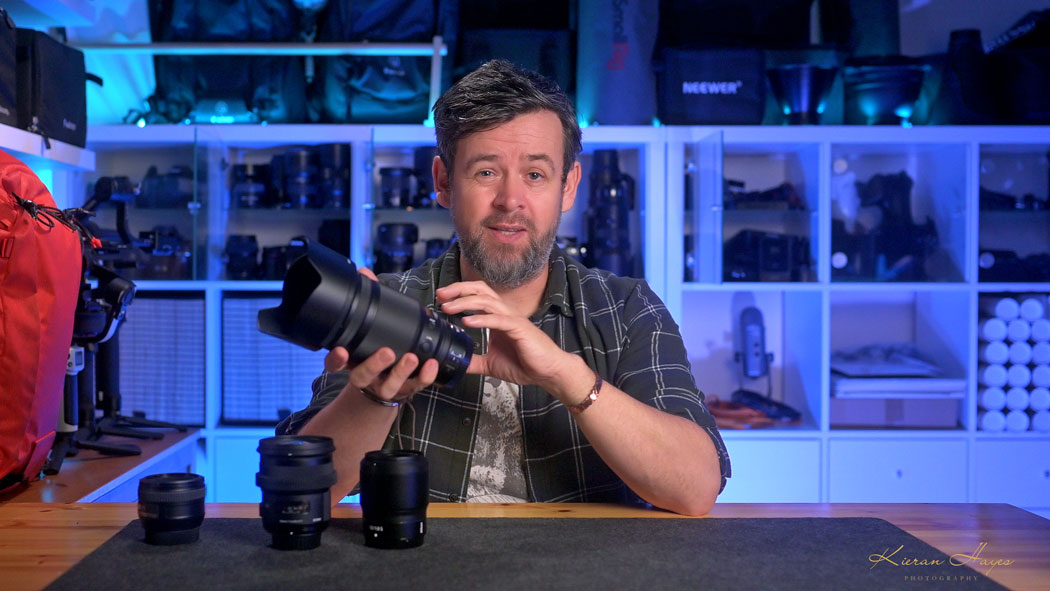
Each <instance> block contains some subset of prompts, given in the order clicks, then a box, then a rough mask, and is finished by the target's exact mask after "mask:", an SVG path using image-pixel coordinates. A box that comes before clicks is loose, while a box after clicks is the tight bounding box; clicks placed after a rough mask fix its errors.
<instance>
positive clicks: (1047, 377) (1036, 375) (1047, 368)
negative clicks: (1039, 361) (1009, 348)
mask: <svg viewBox="0 0 1050 591" xmlns="http://www.w3.org/2000/svg"><path fill="white" fill-rule="evenodd" d="M1014 367H1017V366H1014ZM1007 380H1009V376H1007ZM1031 381H1032V385H1033V386H1035V387H1036V388H1050V365H1037V366H1035V368H1034V369H1033V370H1032V380H1031Z"/></svg>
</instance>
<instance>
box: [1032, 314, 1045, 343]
mask: <svg viewBox="0 0 1050 591" xmlns="http://www.w3.org/2000/svg"><path fill="white" fill-rule="evenodd" d="M1028 338H1030V339H1032V340H1033V341H1035V342H1037V343H1045V342H1047V341H1050V320H1048V319H1046V318H1036V319H1035V320H1033V321H1032V334H1031V336H1029V337H1028Z"/></svg>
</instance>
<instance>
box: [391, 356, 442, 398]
mask: <svg viewBox="0 0 1050 591" xmlns="http://www.w3.org/2000/svg"><path fill="white" fill-rule="evenodd" d="M440 368H441V364H440V363H438V361H437V359H427V360H426V361H424V362H423V366H422V367H420V368H419V373H418V374H417V375H416V377H414V378H411V379H409V380H407V381H405V383H404V385H403V386H401V391H400V392H398V398H403V397H408V396H412V395H413V394H415V393H416V392H419V391H420V390H422V389H423V388H426V387H427V386H430V385H431V384H433V383H434V380H436V379H437V375H438V370H439V369H440Z"/></svg>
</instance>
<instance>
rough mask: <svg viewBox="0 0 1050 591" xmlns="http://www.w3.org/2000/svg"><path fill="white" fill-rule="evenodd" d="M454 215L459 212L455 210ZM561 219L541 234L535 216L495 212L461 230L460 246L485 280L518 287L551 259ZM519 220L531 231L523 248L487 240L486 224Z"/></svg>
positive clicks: (494, 285)
mask: <svg viewBox="0 0 1050 591" xmlns="http://www.w3.org/2000/svg"><path fill="white" fill-rule="evenodd" d="M453 219H455V215H454V214H453ZM560 221H561V212H559V213H558V219H556V220H555V223H554V224H553V225H552V226H551V228H550V229H549V230H547V232H545V233H543V234H540V235H537V233H536V225H535V224H533V223H532V220H529V219H525V218H521V217H516V216H513V215H510V216H504V215H497V214H493V215H490V216H488V217H486V218H485V219H484V220H482V221H481V227H479V228H476V229H472V230H469V231H466V232H459V231H458V229H457V234H458V235H459V238H458V239H459V247H460V250H461V251H462V253H463V256H465V257H467V262H469V263H470V266H471V267H473V268H474V270H475V271H477V272H478V273H479V274H480V275H481V277H482V279H484V280H485V283H488V284H489V285H490V286H492V287H494V288H498V289H515V288H518V287H521V286H522V285H525V284H526V283H528V282H529V281H531V280H532V279H535V278H536V277H537V276H538V275H539V274H540V271H542V270H543V268H544V267H545V266H546V265H547V262H548V261H549V260H550V256H551V250H552V249H553V248H554V241H555V238H556V235H557V232H558V222H560ZM501 223H505V224H517V225H521V226H524V227H525V228H526V230H527V231H528V233H529V242H528V244H527V245H526V246H525V249H524V250H523V251H522V252H517V251H516V248H515V246H513V245H510V244H499V243H497V244H486V242H485V239H484V238H485V227H486V226H490V225H494V224H501Z"/></svg>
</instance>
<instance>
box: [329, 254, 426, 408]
mask: <svg viewBox="0 0 1050 591" xmlns="http://www.w3.org/2000/svg"><path fill="white" fill-rule="evenodd" d="M358 272H359V273H361V274H362V275H364V276H365V277H367V278H369V279H371V280H372V281H377V279H376V276H375V273H373V272H372V270H371V269H368V268H365V267H360V268H358ZM418 365H419V358H418V357H416V355H415V354H414V353H406V354H404V355H403V356H402V357H401V359H397V357H396V354H395V353H394V350H393V349H391V348H390V347H382V348H380V349H379V350H378V351H376V352H375V353H372V354H371V355H369V356H368V357H367V358H366V359H365V360H364V361H362V362H360V363H357V364H353V363H351V361H350V353H349V352H348V351H347V350H346V348H345V347H334V348H332V350H331V351H330V352H329V353H328V355H326V356H325V358H324V367H325V371H328V372H338V371H346V372H348V374H349V384H348V385H347V387H348V388H355V389H358V390H365V389H367V390H368V391H369V392H371V393H372V394H374V395H375V396H376V397H378V398H382V399H383V400H390V401H395V402H396V401H401V400H406V399H408V398H411V397H412V396H413V395H414V394H415V393H416V392H419V391H420V390H422V389H423V388H426V387H427V386H429V385H431V384H433V383H434V380H435V379H437V374H438V369H439V367H440V365H439V364H438V361H437V360H436V359H427V360H426V361H425V362H424V363H423V367H422V369H420V370H419V374H418V375H416V376H415V377H413V378H410V377H409V376H411V375H412V372H413V371H415V370H416V367H417V366H418Z"/></svg>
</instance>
